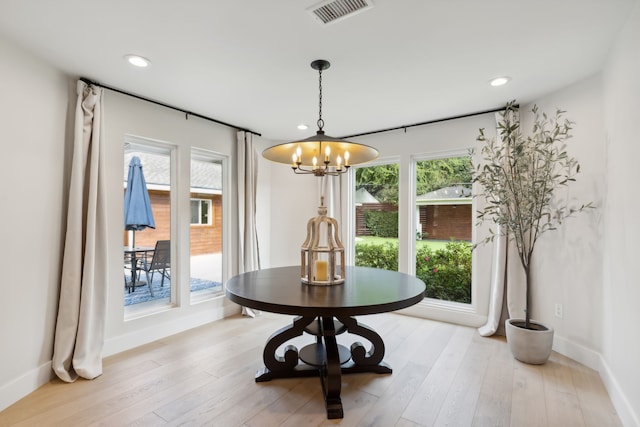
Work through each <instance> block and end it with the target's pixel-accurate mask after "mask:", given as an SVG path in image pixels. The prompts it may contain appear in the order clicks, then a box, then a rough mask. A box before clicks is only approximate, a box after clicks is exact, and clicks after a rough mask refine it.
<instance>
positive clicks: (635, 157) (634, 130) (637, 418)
mask: <svg viewBox="0 0 640 427" xmlns="http://www.w3.org/2000/svg"><path fill="white" fill-rule="evenodd" d="M604 88H605V90H604V99H605V130H606V142H605V147H606V177H605V184H606V199H605V203H606V205H605V206H606V208H605V213H604V215H605V217H604V238H603V240H602V246H603V249H604V267H603V270H604V282H603V285H604V289H603V304H604V307H603V313H604V318H603V329H604V334H603V356H604V369H605V371H606V372H607V373H608V374H610V375H609V376H608V377H605V381H606V383H607V386H608V389H609V392H610V394H611V396H612V398H613V399H614V402H617V403H618V405H617V406H619V407H620V408H629V409H628V411H623V410H620V409H619V412H620V413H621V418H622V419H623V421H624V422H625V425H626V426H632V425H635V426H640V365H639V362H640V332H638V325H640V309H639V308H638V304H639V302H640V279H639V278H638V277H639V270H638V254H639V253H640V250H639V249H638V245H639V244H640V243H639V242H640V221H639V219H640V198H639V197H638V194H637V193H638V191H637V188H638V162H639V159H640V138H639V137H638V135H639V134H640V133H639V131H638V124H639V122H640V3H638V2H636V7H635V9H634V11H633V12H632V14H631V15H630V17H629V20H628V21H627V23H626V25H625V27H624V29H623V30H622V32H621V33H620V34H619V37H618V40H617V41H616V43H615V45H614V46H613V49H612V51H611V55H610V57H609V61H608V63H607V66H606V68H605V72H604Z"/></svg>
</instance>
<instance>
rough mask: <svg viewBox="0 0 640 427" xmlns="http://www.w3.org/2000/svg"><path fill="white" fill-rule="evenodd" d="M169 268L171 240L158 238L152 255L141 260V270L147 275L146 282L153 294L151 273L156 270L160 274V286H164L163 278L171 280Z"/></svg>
mask: <svg viewBox="0 0 640 427" xmlns="http://www.w3.org/2000/svg"><path fill="white" fill-rule="evenodd" d="M170 269H171V242H170V241H169V240H158V241H157V242H156V247H155V250H154V251H153V255H152V256H151V257H150V259H149V258H145V259H144V260H143V262H142V270H144V272H145V274H146V276H147V284H148V285H149V292H150V293H151V296H153V286H152V285H151V284H152V282H153V275H154V274H155V272H156V271H157V272H158V273H160V274H161V275H162V280H161V281H160V286H164V279H165V278H166V279H167V280H171V276H170V275H169V270H170Z"/></svg>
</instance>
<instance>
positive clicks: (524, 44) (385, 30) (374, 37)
mask: <svg viewBox="0 0 640 427" xmlns="http://www.w3.org/2000/svg"><path fill="white" fill-rule="evenodd" d="M636 1H638V0H535V1H534V0H372V2H373V3H374V7H373V8H372V9H370V10H367V11H364V12H362V13H359V14H356V15H353V16H351V17H349V18H347V19H344V20H342V21H338V22H334V23H332V24H328V25H322V24H319V23H318V22H316V21H315V20H314V19H313V17H312V16H311V14H309V13H308V12H307V11H306V9H307V8H308V7H310V6H313V5H315V4H317V3H318V1H317V0H253V1H251V0H109V1H106V0H102V1H101V0H58V1H52V0H0V34H3V35H5V36H6V37H8V38H9V39H13V40H15V41H16V42H17V43H19V44H20V45H22V46H23V47H25V48H26V49H28V50H30V51H32V52H34V53H36V54H37V55H39V56H41V57H42V58H44V59H46V60H47V61H48V62H50V63H52V64H53V65H55V66H56V67H58V68H60V69H62V70H64V71H65V72H68V73H70V74H71V75H74V76H81V77H86V78H89V79H91V80H94V81H97V82H100V83H102V84H105V85H107V86H111V87H115V88H119V89H121V90H124V91H127V92H131V93H135V94H137V95H141V96H143V97H147V98H151V99H154V100H158V101H161V102H163V103H166V104H170V105H174V106H177V107H180V108H182V109H185V110H189V111H193V112H194V113H198V114H202V115H205V116H210V117H213V118H216V119H218V120H222V121H225V122H228V123H232V124H234V125H238V126H242V127H246V128H249V129H251V130H253V131H255V132H258V133H261V134H262V135H263V136H264V137H266V138H270V139H278V140H280V139H281V140H290V139H295V138H300V137H305V136H310V135H312V134H313V133H314V132H315V129H316V120H317V118H318V74H317V72H316V71H314V70H312V69H311V67H310V65H309V64H310V63H311V61H313V60H314V59H327V60H329V61H330V62H331V68H330V69H328V70H327V71H325V72H323V118H324V120H325V131H326V133H327V134H329V135H332V136H336V137H340V136H345V135H350V134H354V133H361V132H367V131H374V130H378V129H384V128H389V127H396V126H402V125H409V124H412V123H417V122H423V121H427V120H433V119H438V118H443V117H449V116H455V115H460V114H466V113H472V112H476V111H483V110H487V109H492V108H496V107H500V106H502V105H504V103H505V102H506V101H508V100H511V99H515V100H517V101H518V102H520V103H526V102H528V101H531V100H532V99H535V98H536V97H538V96H540V95H543V94H545V93H548V92H551V91H554V90H556V89H558V88H561V87H564V86H566V85H568V84H571V83H573V82H575V81H578V80H580V79H582V78H584V77H587V76H589V75H592V74H593V73H595V72H597V71H598V70H600V69H601V68H602V65H603V63H604V61H605V58H606V56H607V54H608V50H609V47H610V45H611V43H612V41H613V39H614V37H615V35H616V33H617V32H618V30H619V29H620V28H621V26H622V25H623V24H624V21H625V18H626V15H627V13H628V12H629V11H630V10H631V8H632V7H633V5H634V3H635V2H636ZM128 53H136V54H140V55H142V56H145V57H147V58H149V59H150V60H151V61H152V63H153V65H152V66H151V67H149V68H147V69H134V68H132V67H131V66H129V65H128V64H127V63H126V62H125V61H124V60H123V56H124V55H125V54H128ZM0 55H1V53H0ZM0 57H1V56H0ZM1 66H6V64H1ZM501 75H508V76H510V77H511V78H512V80H511V82H510V83H509V84H508V85H506V86H503V87H500V88H493V87H491V86H489V84H488V82H489V80H490V79H491V78H493V77H496V76H501ZM559 107H561V106H559ZM302 122H304V123H307V124H308V125H309V126H310V129H309V130H307V131H299V130H297V129H296V125H298V124H299V123H302Z"/></svg>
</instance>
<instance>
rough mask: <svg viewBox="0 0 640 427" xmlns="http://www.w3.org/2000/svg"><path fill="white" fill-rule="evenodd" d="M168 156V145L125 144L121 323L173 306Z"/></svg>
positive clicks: (133, 141) (131, 141) (170, 151)
mask: <svg viewBox="0 0 640 427" xmlns="http://www.w3.org/2000/svg"><path fill="white" fill-rule="evenodd" d="M172 154H173V147H171V146H168V145H164V144H161V143H156V142H152V141H146V140H142V139H138V138H131V139H127V140H125V149H124V173H123V176H124V192H125V221H124V228H125V231H124V287H123V288H124V305H125V317H128V316H132V315H136V314H137V313H139V312H140V311H141V310H148V309H149V308H152V307H158V306H166V305H170V304H171V303H172V301H173V298H172V294H173V292H172V291H173V290H175V289H176V287H175V283H173V282H174V280H172V279H173V277H172V275H171V266H172V265H174V263H173V260H172V256H171V217H172V183H171V181H172V177H171V170H172V168H171V165H172ZM131 173H133V174H136V175H130V174H131ZM130 176H131V177H132V179H131V182H130V181H129V177H130ZM143 178H144V179H143ZM129 187H130V188H129ZM127 190H129V192H127ZM128 208H129V209H128Z"/></svg>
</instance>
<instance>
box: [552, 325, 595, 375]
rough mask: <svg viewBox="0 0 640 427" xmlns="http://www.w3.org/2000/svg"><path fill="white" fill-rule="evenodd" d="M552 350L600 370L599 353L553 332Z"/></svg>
mask: <svg viewBox="0 0 640 427" xmlns="http://www.w3.org/2000/svg"><path fill="white" fill-rule="evenodd" d="M553 350H554V351H555V352H557V353H560V354H562V355H563V356H567V357H568V358H569V359H573V360H575V361H576V362H578V363H580V364H582V365H584V366H586V367H587V368H591V369H593V370H594V371H598V372H600V360H601V356H600V353H598V352H597V351H594V350H591V349H590V348H587V347H585V346H583V345H580V344H577V343H575V342H573V341H570V340H568V339H566V338H565V337H562V336H559V335H558V334H555V335H554V337H553Z"/></svg>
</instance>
